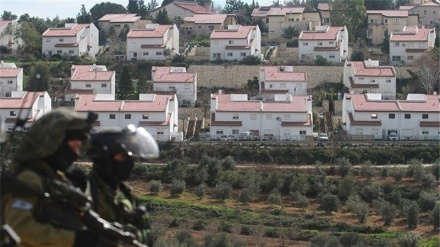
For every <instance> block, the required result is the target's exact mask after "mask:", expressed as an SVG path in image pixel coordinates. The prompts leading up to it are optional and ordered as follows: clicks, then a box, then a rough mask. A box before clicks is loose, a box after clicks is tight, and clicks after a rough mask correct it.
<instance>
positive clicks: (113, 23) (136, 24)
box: [98, 14, 147, 35]
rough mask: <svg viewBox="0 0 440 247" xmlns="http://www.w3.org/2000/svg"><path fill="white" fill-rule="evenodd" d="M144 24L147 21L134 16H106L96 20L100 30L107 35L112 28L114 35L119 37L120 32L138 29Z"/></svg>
mask: <svg viewBox="0 0 440 247" xmlns="http://www.w3.org/2000/svg"><path fill="white" fill-rule="evenodd" d="M146 24H147V20H145V21H144V20H141V17H140V16H136V14H106V15H104V16H103V17H101V18H100V19H99V20H98V25H99V27H100V29H102V30H104V31H106V32H107V33H108V32H110V29H111V28H113V30H114V31H115V35H119V34H120V33H121V31H122V30H131V29H139V28H141V27H142V25H146Z"/></svg>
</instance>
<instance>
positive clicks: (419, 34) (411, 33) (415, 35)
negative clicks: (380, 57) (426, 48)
mask: <svg viewBox="0 0 440 247" xmlns="http://www.w3.org/2000/svg"><path fill="white" fill-rule="evenodd" d="M404 30H405V31H403V32H393V33H391V37H390V41H428V38H429V33H430V32H433V31H434V29H432V28H418V30H417V28H416V27H408V29H406V27H405V28H404ZM416 30H417V31H416Z"/></svg>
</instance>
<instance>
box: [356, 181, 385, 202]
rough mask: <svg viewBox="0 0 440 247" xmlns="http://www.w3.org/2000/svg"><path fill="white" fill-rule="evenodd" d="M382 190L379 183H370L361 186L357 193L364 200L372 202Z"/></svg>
mask: <svg viewBox="0 0 440 247" xmlns="http://www.w3.org/2000/svg"><path fill="white" fill-rule="evenodd" d="M381 194H382V190H381V188H380V185H379V184H376V183H371V184H367V185H364V186H362V189H361V191H360V192H359V195H360V196H361V198H362V199H363V200H364V201H366V202H372V201H373V200H374V199H377V198H379V197H380V196H381Z"/></svg>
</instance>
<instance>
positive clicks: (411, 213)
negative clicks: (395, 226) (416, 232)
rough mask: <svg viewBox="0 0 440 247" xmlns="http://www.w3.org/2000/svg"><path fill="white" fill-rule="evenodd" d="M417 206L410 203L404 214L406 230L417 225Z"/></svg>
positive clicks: (418, 209) (414, 203)
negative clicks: (406, 224)
mask: <svg viewBox="0 0 440 247" xmlns="http://www.w3.org/2000/svg"><path fill="white" fill-rule="evenodd" d="M419 211H420V208H419V205H418V204H417V203H416V202H412V203H411V205H410V206H409V208H408V210H407V212H406V221H407V223H408V228H417V225H418V224H419Z"/></svg>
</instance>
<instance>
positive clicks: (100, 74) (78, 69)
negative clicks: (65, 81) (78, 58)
mask: <svg viewBox="0 0 440 247" xmlns="http://www.w3.org/2000/svg"><path fill="white" fill-rule="evenodd" d="M93 67H94V65H74V70H75V71H74V72H73V74H72V77H71V78H70V80H71V81H100V82H101V81H108V80H111V78H112V77H113V75H114V74H115V71H99V70H98V71H97V70H94V69H93Z"/></svg>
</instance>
